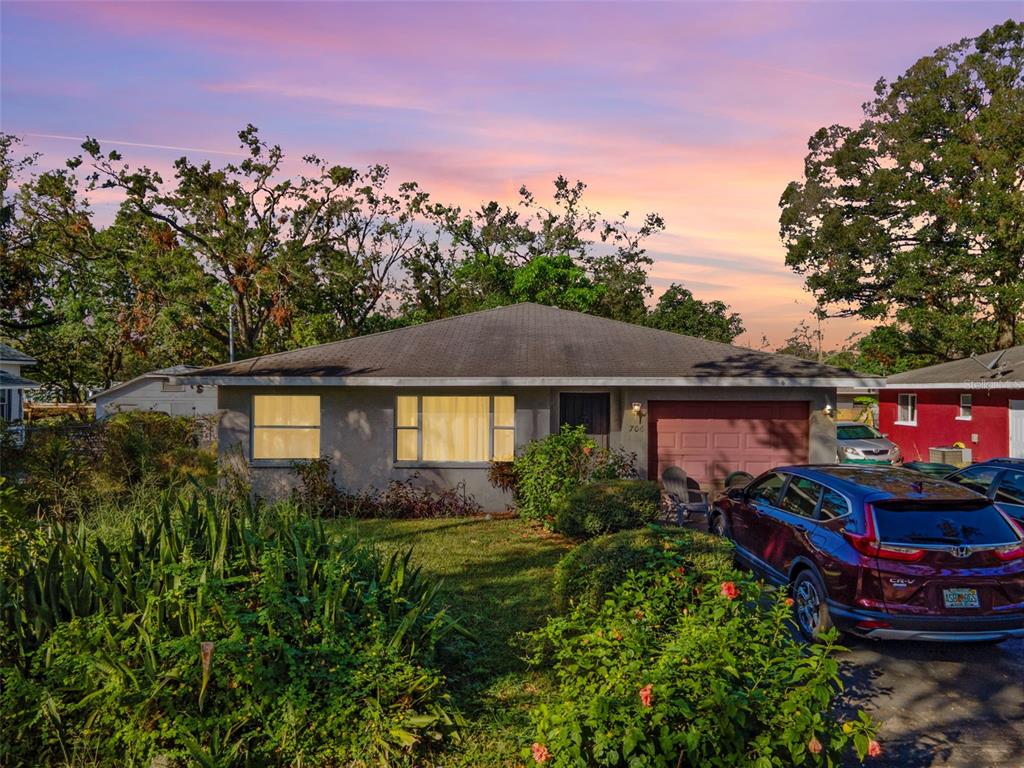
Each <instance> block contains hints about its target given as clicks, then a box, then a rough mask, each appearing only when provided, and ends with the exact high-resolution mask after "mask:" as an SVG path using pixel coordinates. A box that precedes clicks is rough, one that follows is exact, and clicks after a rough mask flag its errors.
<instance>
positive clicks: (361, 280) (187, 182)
mask: <svg viewBox="0 0 1024 768" xmlns="http://www.w3.org/2000/svg"><path fill="white" fill-rule="evenodd" d="M238 136H239V140H240V142H241V146H242V148H243V149H244V150H245V151H246V153H247V156H246V158H245V159H244V160H242V161H241V162H240V163H237V164H235V163H230V164H228V165H226V166H224V167H223V168H214V167H213V166H212V165H211V164H210V163H209V162H204V163H200V164H195V163H193V162H191V161H190V160H189V159H188V158H186V157H182V158H180V159H178V160H177V161H176V162H175V164H174V168H175V179H174V182H173V184H165V182H164V180H163V179H162V178H161V176H160V174H159V173H157V172H155V171H153V170H150V169H148V168H145V167H142V168H137V169H133V168H132V167H131V166H130V165H128V164H127V163H122V158H121V155H120V154H119V153H117V152H110V153H108V154H104V153H103V152H102V150H101V148H100V146H99V143H98V142H96V141H95V140H91V139H90V140H88V141H87V142H86V143H85V144H84V145H83V148H84V149H85V151H86V153H87V154H88V156H89V157H90V158H91V163H92V175H91V182H92V185H93V186H94V187H104V188H117V189H121V190H122V191H124V193H125V194H126V195H127V201H126V205H127V206H128V208H129V209H130V210H131V211H133V212H136V213H138V214H141V215H142V216H145V217H148V218H149V219H151V220H152V221H154V222H158V223H160V224H162V225H164V226H166V227H168V228H169V230H170V231H171V232H172V233H173V234H174V236H175V237H176V238H177V240H178V242H179V244H180V246H181V247H182V248H184V249H186V250H187V251H188V252H189V253H191V254H192V259H191V264H190V265H188V267H187V269H189V270H191V269H192V268H193V267H195V266H197V265H198V267H199V269H200V270H201V273H202V277H203V279H204V281H205V283H206V285H205V286H204V288H203V290H201V291H199V292H198V293H196V294H193V295H190V296H189V297H188V304H189V305H190V306H191V307H192V308H193V309H194V312H195V316H196V318H197V320H198V323H199V325H200V326H201V328H202V329H203V331H204V332H205V333H206V334H207V335H208V337H209V339H210V342H212V343H213V344H216V345H217V346H218V347H219V348H221V349H225V348H226V346H227V342H228V322H227V318H228V307H229V306H233V308H234V318H235V322H236V323H237V333H236V336H235V343H236V346H237V348H238V350H239V353H240V354H242V355H243V356H244V355H250V354H257V353H262V352H271V351H276V350H278V349H282V348H286V347H288V346H295V345H296V344H295V343H294V341H295V340H293V339H292V333H293V331H294V330H296V328H295V324H296V318H300V321H301V323H302V327H300V328H299V329H298V335H299V336H300V339H299V342H298V343H300V344H301V343H309V342H312V341H329V340H332V339H336V338H343V337H345V336H354V335H358V334H359V333H361V332H362V330H363V326H364V324H365V323H366V322H367V321H368V319H369V318H370V316H371V315H372V314H373V313H374V312H375V311H376V310H378V308H379V307H380V306H381V303H382V302H383V301H385V298H386V296H387V294H388V292H389V291H390V290H393V289H394V288H395V286H396V282H395V281H396V277H395V275H396V272H397V267H398V266H399V265H400V263H401V261H402V259H403V257H404V255H405V253H406V251H407V250H408V249H410V248H411V247H412V245H413V244H414V242H415V238H414V232H413V219H414V217H415V215H416V213H417V210H418V208H419V206H420V205H421V204H422V203H423V202H424V201H425V199H426V198H425V195H423V194H422V193H420V192H419V191H418V190H417V189H416V185H415V184H402V185H400V186H399V187H398V191H397V194H396V195H392V194H390V193H388V192H387V190H386V188H385V187H386V183H387V178H388V170H387V168H386V167H385V166H379V165H378V166H372V167H370V168H369V169H368V170H366V171H365V172H360V171H358V170H356V169H354V168H349V167H345V166H341V165H331V164H329V163H327V162H326V161H325V160H323V159H321V158H319V157H317V156H315V155H306V156H305V157H303V161H304V163H305V165H306V167H307V169H308V171H309V175H305V174H298V175H296V176H287V175H285V174H284V170H283V168H284V165H283V164H284V152H283V151H282V149H281V147H279V146H277V145H269V144H267V143H265V142H263V141H261V140H260V138H259V133H258V131H257V129H256V128H255V127H254V126H252V125H249V126H247V127H246V128H245V129H244V130H242V131H241V132H239V134H238Z"/></svg>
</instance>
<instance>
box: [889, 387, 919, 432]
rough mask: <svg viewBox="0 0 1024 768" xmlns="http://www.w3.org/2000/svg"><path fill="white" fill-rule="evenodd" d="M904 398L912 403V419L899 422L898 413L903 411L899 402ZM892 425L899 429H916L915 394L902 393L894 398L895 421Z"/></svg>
mask: <svg viewBox="0 0 1024 768" xmlns="http://www.w3.org/2000/svg"><path fill="white" fill-rule="evenodd" d="M904 397H907V398H910V402H911V403H912V406H913V407H912V410H913V413H914V418H913V419H912V420H908V421H902V420H900V411H901V410H902V409H903V405H902V403H901V402H900V401H901V400H902V399H903V398H904ZM894 423H895V424H898V425H899V426H901V427H916V426H917V394H916V393H914V392H902V393H900V394H899V395H897V396H896V421H895V422H894Z"/></svg>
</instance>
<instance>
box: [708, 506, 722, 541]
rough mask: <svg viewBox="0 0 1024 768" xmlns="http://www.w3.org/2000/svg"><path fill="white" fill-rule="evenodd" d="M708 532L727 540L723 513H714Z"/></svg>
mask: <svg viewBox="0 0 1024 768" xmlns="http://www.w3.org/2000/svg"><path fill="white" fill-rule="evenodd" d="M708 531H710V532H711V533H713V534H714V535H715V536H721V537H722V538H725V535H726V533H725V515H723V514H722V513H721V512H712V513H711V519H710V520H709V521H708Z"/></svg>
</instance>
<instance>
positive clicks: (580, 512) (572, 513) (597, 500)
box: [553, 480, 661, 538]
mask: <svg viewBox="0 0 1024 768" xmlns="http://www.w3.org/2000/svg"><path fill="white" fill-rule="evenodd" d="M660 502H661V489H660V488H659V487H658V484H657V483H654V482H651V481H649V480H599V481H597V482H594V483H587V484H586V485H582V486H580V487H579V488H577V489H575V490H574V491H573V492H572V493H570V494H568V495H566V496H561V497H560V498H559V499H558V500H557V501H556V502H555V503H554V505H553V507H554V512H555V521H554V524H553V527H554V529H555V530H556V531H558V532H559V533H562V534H565V535H566V536H570V537H572V538H590V537H592V536H600V535H601V534H602V533H614V532H615V531H622V530H626V529H629V528H639V527H640V526H642V525H644V524H646V523H648V522H650V521H651V520H653V519H654V518H655V517H656V516H657V514H658V505H659V504H660Z"/></svg>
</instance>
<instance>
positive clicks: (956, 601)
mask: <svg viewBox="0 0 1024 768" xmlns="http://www.w3.org/2000/svg"><path fill="white" fill-rule="evenodd" d="M942 602H943V603H945V604H946V607H947V608H980V607H981V603H979V602H978V590H976V589H944V590H942Z"/></svg>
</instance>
